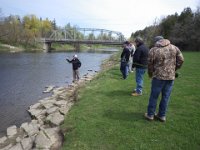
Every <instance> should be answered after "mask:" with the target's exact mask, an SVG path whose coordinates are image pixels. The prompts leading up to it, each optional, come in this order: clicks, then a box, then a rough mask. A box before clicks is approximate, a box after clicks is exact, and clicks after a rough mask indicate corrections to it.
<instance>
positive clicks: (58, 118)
mask: <svg viewBox="0 0 200 150" xmlns="http://www.w3.org/2000/svg"><path fill="white" fill-rule="evenodd" d="M46 120H47V121H49V122H50V123H52V124H53V125H56V126H59V125H61V124H62V123H63V122H64V116H63V115H61V114H60V113H59V112H56V113H53V114H50V115H48V116H47V119H46Z"/></svg>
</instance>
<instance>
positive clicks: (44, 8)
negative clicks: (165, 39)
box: [0, 0, 200, 38]
mask: <svg viewBox="0 0 200 150" xmlns="http://www.w3.org/2000/svg"><path fill="white" fill-rule="evenodd" d="M186 7H190V8H191V9H192V10H193V11H196V9H197V7H200V0H0V9H1V13H2V14H3V15H4V16H9V15H19V16H21V17H23V16H25V15H31V14H34V15H36V16H37V17H38V18H40V17H41V18H43V19H46V18H48V19H49V20H54V19H55V20H56V24H57V25H58V26H61V27H64V26H65V25H66V24H68V23H70V24H71V25H72V26H78V27H80V28H98V29H107V30H112V31H118V32H121V33H122V34H123V35H124V36H125V37H127V38H128V37H130V36H131V33H133V32H135V31H137V30H142V29H144V28H145V27H147V26H150V25H153V24H154V23H155V21H156V22H158V21H159V20H161V18H163V17H165V16H167V15H172V14H175V13H176V12H177V13H178V14H180V13H181V12H182V11H183V9H184V8H186Z"/></svg>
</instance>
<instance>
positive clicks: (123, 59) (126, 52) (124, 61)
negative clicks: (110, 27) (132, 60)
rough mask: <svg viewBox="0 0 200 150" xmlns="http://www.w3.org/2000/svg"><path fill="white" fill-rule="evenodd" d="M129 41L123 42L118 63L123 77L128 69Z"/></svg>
mask: <svg viewBox="0 0 200 150" xmlns="http://www.w3.org/2000/svg"><path fill="white" fill-rule="evenodd" d="M129 44H130V43H129V42H128V41H126V42H124V45H123V46H124V48H123V51H122V53H121V64H120V71H121V73H122V76H123V79H126V78H127V76H128V71H129V57H130V50H129Z"/></svg>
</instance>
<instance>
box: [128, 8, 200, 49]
mask: <svg viewBox="0 0 200 150" xmlns="http://www.w3.org/2000/svg"><path fill="white" fill-rule="evenodd" d="M157 35H162V36H163V37H164V38H167V39H169V40H170V41H171V43H173V44H175V45H176V46H178V47H179V48H180V49H181V50H187V51H200V8H197V10H196V11H195V12H193V11H192V10H191V8H190V7H187V8H185V9H184V10H183V11H182V12H181V13H180V15H178V14H177V13H175V14H173V15H168V16H166V17H164V18H163V19H161V21H159V22H158V23H157V22H156V21H155V23H154V25H151V26H148V27H146V28H145V29H143V30H139V31H136V32H135V33H132V34H131V39H134V38H135V37H137V36H141V37H143V38H144V40H145V42H146V43H147V44H148V46H150V47H151V46H152V45H153V38H154V37H155V36H157Z"/></svg>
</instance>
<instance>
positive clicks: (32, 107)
mask: <svg viewBox="0 0 200 150" xmlns="http://www.w3.org/2000/svg"><path fill="white" fill-rule="evenodd" d="M41 107H42V106H41V104H40V103H36V104H34V105H31V106H30V107H29V109H38V108H41Z"/></svg>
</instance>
